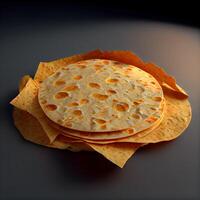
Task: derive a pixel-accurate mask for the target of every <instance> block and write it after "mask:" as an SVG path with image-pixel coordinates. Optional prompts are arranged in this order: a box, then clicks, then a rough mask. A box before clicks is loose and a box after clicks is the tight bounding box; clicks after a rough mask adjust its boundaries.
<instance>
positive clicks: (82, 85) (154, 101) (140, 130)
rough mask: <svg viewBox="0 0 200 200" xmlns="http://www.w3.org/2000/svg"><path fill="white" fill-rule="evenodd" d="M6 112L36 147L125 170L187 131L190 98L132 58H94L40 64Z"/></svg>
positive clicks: (113, 54)
mask: <svg viewBox="0 0 200 200" xmlns="http://www.w3.org/2000/svg"><path fill="white" fill-rule="evenodd" d="M11 104H12V105H13V106H14V107H15V108H14V112H13V117H14V123H15V125H16V127H17V128H18V130H19V131H20V133H21V134H22V136H23V137H24V138H25V139H27V140H29V141H31V142H34V143H37V144H40V145H44V146H48V147H53V148H59V149H68V150H71V151H75V152H77V151H83V150H84V151H97V152H98V153H100V154H102V155H103V156H104V157H105V158H107V159H108V160H110V161H111V162H113V163H115V164H116V165H118V166H119V167H121V168H122V167H123V166H124V164H125V163H126V161H127V160H128V159H129V158H130V157H131V156H132V155H133V154H134V153H135V152H136V150H137V149H138V148H139V147H142V146H144V145H147V144H149V143H157V142H162V141H169V140H172V139H175V138H176V137H178V136H179V135H180V134H181V133H182V132H183V131H184V130H185V129H186V127H187V126H188V125H189V122H190V120H191V107H190V104H189V101H188V95H187V94H186V93H185V91H184V90H183V89H182V88H181V87H180V86H178V85H177V84H176V81H175V79H174V78H173V77H171V76H169V75H168V74H167V73H166V72H165V71H163V70H162V69H161V68H160V67H158V66H156V65H155V64H153V63H145V62H143V61H142V60H141V59H140V58H138V57H137V56H136V55H135V54H133V53H132V52H130V51H100V50H95V51H92V52H89V53H85V54H81V55H75V56H71V57H67V58H64V59H59V60H56V61H53V62H42V63H40V64H39V67H38V69H37V71H36V74H35V76H34V79H32V78H31V77H30V76H29V75H26V76H24V77H23V78H22V79H21V81H20V84H19V94H18V95H17V97H15V98H14V99H13V100H12V101H11Z"/></svg>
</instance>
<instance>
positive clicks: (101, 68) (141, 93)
mask: <svg viewBox="0 0 200 200" xmlns="http://www.w3.org/2000/svg"><path fill="white" fill-rule="evenodd" d="M38 99H39V103H40V106H41V108H42V109H43V111H44V113H45V114H46V115H47V116H48V117H49V118H50V119H51V120H52V121H54V122H55V123H57V124H59V125H60V126H63V127H66V128H70V129H74V130H79V131H87V132H109V131H116V130H123V129H127V128H130V127H131V128H132V130H133V132H134V133H137V132H139V131H142V130H144V129H146V128H149V127H150V126H151V125H153V121H152V123H150V122H149V121H148V122H147V121H146V119H147V118H148V117H149V116H151V115H153V114H154V113H155V112H156V111H157V110H158V109H159V108H160V106H161V103H162V101H163V92H162V88H161V86H160V85H159V83H158V82H157V81H156V79H155V78H153V76H151V75H150V74H148V73H146V72H144V71H142V70H141V69H139V68H137V67H134V66H132V65H126V64H123V63H119V62H115V61H110V60H102V59H92V60H84V61H79V62H77V63H74V64H71V65H67V66H66V67H64V68H62V69H60V70H58V71H57V72H56V73H54V74H53V75H51V76H49V77H48V78H47V79H45V80H44V81H43V83H41V84H40V87H39V94H38ZM159 118H160V116H158V118H157V119H159ZM157 119H156V117H155V120H157ZM140 124H142V126H140Z"/></svg>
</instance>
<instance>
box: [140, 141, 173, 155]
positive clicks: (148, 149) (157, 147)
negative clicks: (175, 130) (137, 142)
mask: <svg viewBox="0 0 200 200" xmlns="http://www.w3.org/2000/svg"><path fill="white" fill-rule="evenodd" d="M173 142H175V141H173V140H172V141H164V142H158V143H155V144H148V145H145V146H143V147H142V148H140V150H139V151H138V152H139V153H142V154H143V153H147V152H148V153H151V152H159V150H161V149H164V148H167V146H169V145H170V144H171V143H173Z"/></svg>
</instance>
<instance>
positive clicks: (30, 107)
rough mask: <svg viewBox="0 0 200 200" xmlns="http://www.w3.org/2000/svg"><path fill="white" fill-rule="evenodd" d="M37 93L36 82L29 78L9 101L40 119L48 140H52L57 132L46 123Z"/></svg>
mask: <svg viewBox="0 0 200 200" xmlns="http://www.w3.org/2000/svg"><path fill="white" fill-rule="evenodd" d="M37 94H38V84H37V82H35V81H34V80H32V79H29V80H28V82H27V84H26V85H25V87H24V88H23V90H22V91H21V92H20V93H19V95H18V96H17V97H15V98H14V99H13V100H12V101H11V102H10V103H11V104H12V105H13V106H15V107H17V108H19V109H21V110H24V111H27V112H29V113H30V114H32V115H33V116H34V117H35V118H37V119H38V120H40V121H41V122H42V127H43V129H46V130H47V131H46V132H47V136H48V137H49V140H50V142H53V141H54V140H55V138H56V137H57V136H58V135H59V132H58V131H57V130H54V129H53V128H52V127H50V126H49V125H48V119H47V117H46V115H45V114H44V113H43V112H42V110H41V108H40V105H39V103H38V97H37ZM45 119H46V120H45Z"/></svg>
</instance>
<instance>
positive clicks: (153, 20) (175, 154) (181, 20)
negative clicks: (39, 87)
mask: <svg viewBox="0 0 200 200" xmlns="http://www.w3.org/2000/svg"><path fill="white" fill-rule="evenodd" d="M198 8H199V6H198V5H197V3H196V1H153V0H152V1H143V0H141V1H139V0H138V1H130V0H129V1H128V0H123V1H121V2H116V1H104V0H101V1H84V3H83V2H82V1H76V2H74V1H60V0H57V1H54V2H53V1H28V2H26V1H6V2H4V3H0V75H1V78H0V85H1V88H0V91H1V92H0V124H1V127H0V130H1V131H0V132H1V133H0V158H1V160H0V199H2V200H4V199H5V200H7V199H12V200H14V199H20V200H21V199H22V200H23V199H58V200H61V199H70V200H71V199H72V200H73V199H75V200H76V199H97V200H98V199H109V200H111V199H140V200H146V199H150V200H151V199H152V200H154V199H155V200H157V199H164V200H168V199H177V200H179V199H180V200H182V199H183V200H197V199H200V192H199V188H200V156H199V149H200V136H199V133H200V104H199V102H200V90H199V87H198V86H199V84H200V81H199V75H200V30H199V14H198V12H199V11H198ZM97 48H100V49H103V50H116V49H125V50H132V51H134V52H135V53H136V54H138V55H140V56H141V57H142V58H143V59H144V60H146V61H154V62H155V63H157V64H159V65H161V66H163V68H164V69H165V70H166V71H167V72H168V73H170V74H172V75H173V76H175V77H176V79H177V81H178V83H179V84H180V85H181V86H183V87H184V88H185V89H186V91H187V92H188V93H189V95H190V102H191V105H192V109H193V119H192V122H191V124H190V126H189V128H188V129H187V130H186V131H185V132H184V134H183V135H182V136H181V137H180V138H178V139H176V140H174V141H171V142H166V143H161V144H156V145H148V146H146V147H144V148H142V149H140V150H139V151H138V152H137V153H136V155H135V156H134V157H133V158H131V159H130V160H129V161H128V163H127V164H126V166H125V167H124V168H123V169H119V168H118V167H117V166H115V165H113V164H112V163H110V162H109V161H107V160H106V159H104V158H103V157H101V156H100V155H98V154H97V153H87V152H81V153H72V152H68V151H61V150H54V149H49V148H45V147H41V146H38V145H34V144H32V143H29V142H27V141H24V140H23V139H22V138H21V136H20V135H19V134H18V131H17V130H16V129H15V127H14V125H13V121H12V107H11V106H10V105H9V101H10V100H11V99H12V98H13V97H15V96H16V95H17V85H18V82H19V80H20V78H21V77H22V76H23V75H24V74H31V75H33V74H34V72H35V70H36V68H37V65H38V63H39V62H40V61H50V60H54V59H57V58H61V57H65V56H69V55H73V54H76V53H82V52H86V51H90V50H93V49H97Z"/></svg>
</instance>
